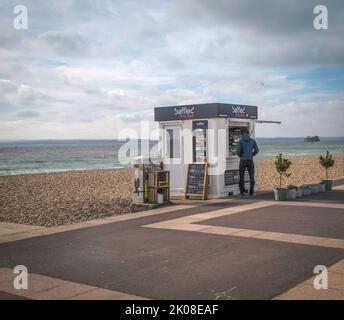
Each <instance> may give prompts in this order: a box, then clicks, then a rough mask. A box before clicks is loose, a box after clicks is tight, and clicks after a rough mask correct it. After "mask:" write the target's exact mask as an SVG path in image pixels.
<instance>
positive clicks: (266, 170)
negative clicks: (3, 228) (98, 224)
mask: <svg viewBox="0 0 344 320" xmlns="http://www.w3.org/2000/svg"><path fill="white" fill-rule="evenodd" d="M287 158H288V159H289V160H291V161H292V166H291V168H290V173H291V176H290V177H289V178H288V179H287V180H286V179H285V181H284V184H285V185H287V184H295V185H300V184H303V183H312V182H319V181H320V180H321V179H324V178H325V170H324V169H323V168H322V167H321V166H320V164H319V160H318V156H289V157H287ZM334 159H335V161H336V163H335V166H334V167H333V168H331V169H330V170H329V176H330V178H331V179H333V178H338V177H342V176H343V175H344V173H343V170H344V163H343V155H342V154H335V155H334ZM274 161H275V158H270V157H268V158H258V159H257V161H256V180H257V184H256V187H257V191H266V190H272V189H273V188H274V187H276V186H278V181H279V179H278V175H277V173H276V171H275V168H274ZM0 195H1V196H0V222H14V223H21V224H30V225H37V226H47V227H52V226H57V225H64V224H69V223H76V222H82V221H87V220H91V219H97V218H104V217H108V216H113V215H118V214H126V213H129V212H130V204H131V169H129V168H124V169H100V170H87V171H66V172H59V173H37V174H21V175H8V176H0Z"/></svg>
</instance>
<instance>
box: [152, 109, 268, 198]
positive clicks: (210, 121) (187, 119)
mask: <svg viewBox="0 0 344 320" xmlns="http://www.w3.org/2000/svg"><path fill="white" fill-rule="evenodd" d="M257 109H258V108H257V107H256V106H248V105H238V104H225V103H206V104H195V105H182V106H170V107H158V108H155V109H154V114H155V121H158V122H159V128H160V129H161V131H160V132H161V134H160V141H159V142H160V146H161V158H162V162H163V166H164V169H165V170H169V171H170V186H171V196H174V197H180V196H184V193H185V179H186V167H187V165H188V164H191V163H203V162H207V163H208V168H209V172H208V188H207V189H208V190H207V193H208V198H221V197H226V196H229V195H236V194H238V193H239V186H238V183H239V157H238V156H237V155H236V145H237V143H238V141H239V140H240V138H241V136H242V133H243V131H244V130H248V131H249V132H250V134H251V137H254V136H255V123H256V122H257V119H258V111H257ZM261 122H262V121H261ZM245 180H246V178H245ZM246 183H248V180H247V182H246ZM247 187H248V186H247Z"/></svg>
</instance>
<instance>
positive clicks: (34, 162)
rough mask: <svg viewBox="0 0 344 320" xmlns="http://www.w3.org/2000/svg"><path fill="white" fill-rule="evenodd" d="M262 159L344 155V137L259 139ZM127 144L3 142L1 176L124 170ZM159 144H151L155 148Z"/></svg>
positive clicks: (116, 142)
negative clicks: (122, 154)
mask: <svg viewBox="0 0 344 320" xmlns="http://www.w3.org/2000/svg"><path fill="white" fill-rule="evenodd" d="M256 140H257V143H258V145H259V148H260V152H259V155H258V156H259V157H271V156H276V155H278V154H279V153H282V154H283V155H285V156H288V155H293V156H294V155H300V156H301V155H320V154H324V153H326V151H327V150H328V151H330V152H331V153H343V155H344V137H336V138H321V141H320V142H314V143H309V142H304V140H303V138H256ZM124 143H125V142H123V141H118V140H20V141H13V140H12V141H9V140H7V141H5V140H1V141H0V175H13V174H25V173H40V172H59V171H69V170H91V169H109V168H123V167H126V166H128V164H123V163H121V162H120V161H119V159H118V152H119V149H120V148H121V147H122V146H123V144H124ZM155 144H156V141H151V142H150V146H151V147H152V146H154V145H155Z"/></svg>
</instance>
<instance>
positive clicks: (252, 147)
mask: <svg viewBox="0 0 344 320" xmlns="http://www.w3.org/2000/svg"><path fill="white" fill-rule="evenodd" d="M258 152H259V149H258V145H257V142H256V140H254V139H252V138H251V137H250V134H249V132H248V131H247V130H245V131H244V132H243V135H242V138H241V139H240V141H239V143H238V145H237V147H236V153H237V155H238V157H239V158H240V164H239V175H240V180H239V188H240V194H241V195H242V196H244V195H246V194H247V190H245V181H244V178H245V170H246V168H247V171H248V174H249V176H250V192H249V194H250V196H252V195H254V185H255V180H254V162H253V157H254V156H255V155H256V154H257V153H258Z"/></svg>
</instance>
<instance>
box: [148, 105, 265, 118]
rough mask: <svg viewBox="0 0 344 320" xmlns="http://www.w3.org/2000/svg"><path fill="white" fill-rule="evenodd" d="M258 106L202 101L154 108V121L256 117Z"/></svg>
mask: <svg viewBox="0 0 344 320" xmlns="http://www.w3.org/2000/svg"><path fill="white" fill-rule="evenodd" d="M257 109H258V108H257V107H256V106H248V105H241V104H230V103H204V104H190V105H181V106H170V107H158V108H154V119H155V121H173V120H188V119H209V118H238V119H257V118H258V110H257Z"/></svg>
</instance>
